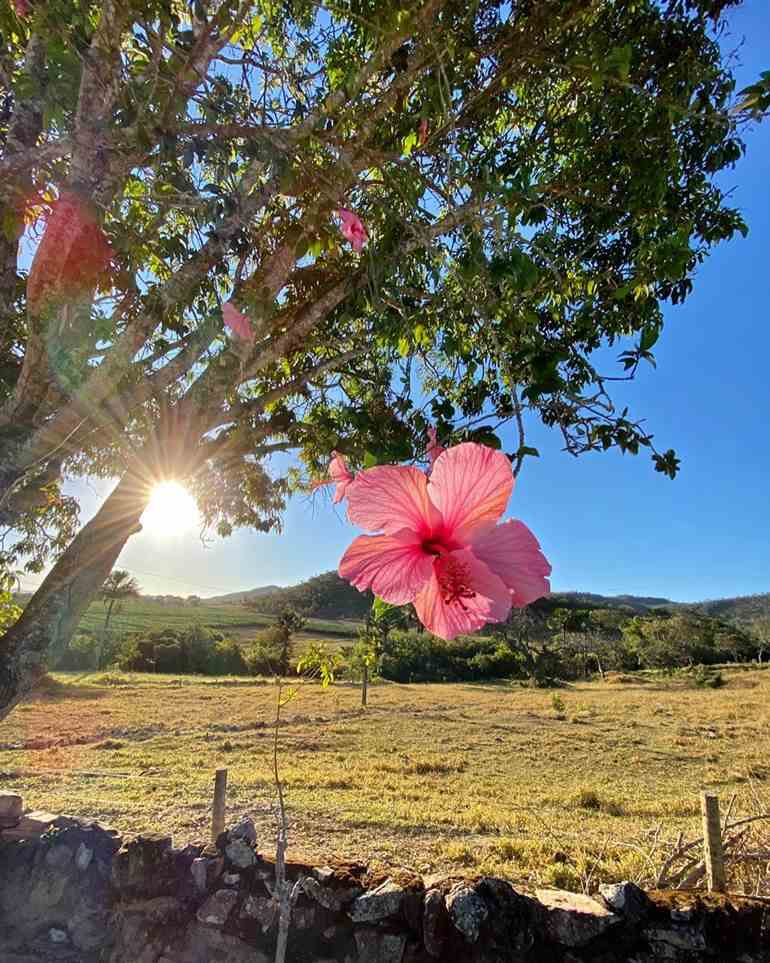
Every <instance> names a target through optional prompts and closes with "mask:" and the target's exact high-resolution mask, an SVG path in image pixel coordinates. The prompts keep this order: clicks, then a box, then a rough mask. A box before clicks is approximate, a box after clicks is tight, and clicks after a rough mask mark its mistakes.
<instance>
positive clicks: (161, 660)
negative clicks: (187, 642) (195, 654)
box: [155, 642, 187, 672]
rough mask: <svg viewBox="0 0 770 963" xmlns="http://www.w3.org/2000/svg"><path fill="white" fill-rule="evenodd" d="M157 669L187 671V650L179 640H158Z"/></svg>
mask: <svg viewBox="0 0 770 963" xmlns="http://www.w3.org/2000/svg"><path fill="white" fill-rule="evenodd" d="M155 671H156V672H185V671H187V659H186V657H185V651H184V649H183V648H182V646H181V644H180V643H179V642H158V643H157V644H156V645H155Z"/></svg>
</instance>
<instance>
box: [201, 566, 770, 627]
mask: <svg viewBox="0 0 770 963" xmlns="http://www.w3.org/2000/svg"><path fill="white" fill-rule="evenodd" d="M242 600H248V601H253V602H254V603H255V607H256V608H257V610H258V611H260V612H265V613H266V614H272V615H275V614H277V613H279V612H280V611H281V610H282V609H284V608H287V607H288V608H293V609H296V610H297V611H298V612H301V613H303V614H304V615H307V616H311V617H313V618H320V619H361V618H364V617H365V616H366V613H367V612H368V611H369V607H370V606H371V602H372V595H371V593H370V592H367V593H365V594H362V593H360V592H359V591H358V590H357V589H355V588H353V586H351V585H349V584H348V583H347V582H346V581H345V580H344V579H341V578H340V577H339V575H338V574H337V573H336V572H333V571H332V572H324V573H323V574H322V575H316V576H315V577H314V578H311V579H308V580H307V581H305V582H300V584H299V585H292V586H289V587H287V588H276V587H274V586H264V587H262V588H258V589H254V590H253V591H250V592H234V593H232V594H231V595H223V596H219V597H218V598H216V599H207V600H206V601H207V602H209V603H216V602H225V601H227V602H240V601H242ZM535 605H536V607H537V608H538V609H540V610H541V611H542V612H543V613H545V612H546V611H551V610H552V609H554V608H569V609H575V608H584V609H620V610H623V611H627V612H629V614H639V615H642V614H644V613H646V612H652V611H654V610H656V609H670V610H673V609H683V608H686V609H691V610H692V611H695V612H701V613H702V614H704V615H711V616H714V617H716V618H720V619H723V620H725V621H731V622H739V623H748V622H753V621H755V620H756V619H758V618H770V592H769V593H766V594H764V595H747V596H742V597H738V598H725V599H714V600H710V601H705V602H692V603H686V602H673V601H672V600H671V599H667V598H660V597H658V596H647V595H598V594H596V593H593V592H553V593H552V594H551V595H549V596H547V597H546V598H545V599H542V600H541V601H539V602H537V603H535Z"/></svg>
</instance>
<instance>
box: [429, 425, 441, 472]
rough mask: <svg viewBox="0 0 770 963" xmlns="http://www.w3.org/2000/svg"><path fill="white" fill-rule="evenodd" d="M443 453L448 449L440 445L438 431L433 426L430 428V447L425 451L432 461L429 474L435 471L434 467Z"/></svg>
mask: <svg viewBox="0 0 770 963" xmlns="http://www.w3.org/2000/svg"><path fill="white" fill-rule="evenodd" d="M443 451H446V448H444V446H443V445H439V443H438V438H437V437H436V429H435V428H434V427H433V425H431V426H430V428H428V447H427V449H426V451H425V454H426V455H427V456H428V459H429V460H430V467H429V468H428V474H430V473H431V471H433V465H434V464H435V462H436V459H437V458H438V456H439V455H440V454H441V453H442V452H443Z"/></svg>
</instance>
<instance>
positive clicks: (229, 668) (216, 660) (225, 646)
mask: <svg viewBox="0 0 770 963" xmlns="http://www.w3.org/2000/svg"><path fill="white" fill-rule="evenodd" d="M207 668H208V673H209V675H246V674H247V673H248V671H249V666H248V664H247V662H246V659H245V658H244V656H243V652H241V648H240V646H239V645H238V644H237V643H236V642H233V640H232V639H223V640H221V641H219V642H216V643H215V644H214V646H213V647H212V649H211V651H210V653H209V659H208V667H207Z"/></svg>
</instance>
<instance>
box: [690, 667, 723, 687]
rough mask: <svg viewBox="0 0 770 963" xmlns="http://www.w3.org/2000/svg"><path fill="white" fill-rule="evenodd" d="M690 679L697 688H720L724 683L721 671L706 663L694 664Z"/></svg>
mask: <svg viewBox="0 0 770 963" xmlns="http://www.w3.org/2000/svg"><path fill="white" fill-rule="evenodd" d="M692 679H693V682H694V683H695V685H697V686H698V688H699V689H721V688H722V686H723V685H725V677H724V676H723V675H722V673H721V672H719V671H717V670H715V669H713V668H711V667H710V666H706V665H696V666H695V671H694V672H693V675H692Z"/></svg>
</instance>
